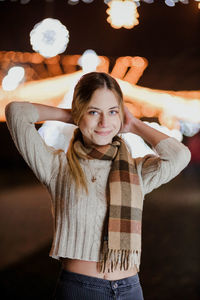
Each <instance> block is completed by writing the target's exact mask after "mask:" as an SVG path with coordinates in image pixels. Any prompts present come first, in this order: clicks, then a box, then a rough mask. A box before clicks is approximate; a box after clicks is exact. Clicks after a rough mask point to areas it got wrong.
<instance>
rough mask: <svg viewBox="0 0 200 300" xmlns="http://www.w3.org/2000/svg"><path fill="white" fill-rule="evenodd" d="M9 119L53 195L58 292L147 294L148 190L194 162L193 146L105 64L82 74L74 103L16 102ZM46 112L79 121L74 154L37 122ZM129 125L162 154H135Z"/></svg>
mask: <svg viewBox="0 0 200 300" xmlns="http://www.w3.org/2000/svg"><path fill="white" fill-rule="evenodd" d="M6 119H7V124H8V128H9V130H10V133H11V135H12V138H13V140H14V142H15V145H16V147H17V148H18V150H19V152H20V153H21V155H22V156H23V158H24V159H25V161H26V162H27V164H28V165H29V166H30V167H31V169H32V170H33V172H34V173H35V175H36V176H37V178H38V179H39V180H40V181H41V182H42V183H43V184H44V185H45V186H46V187H47V189H48V191H49V192H50V195H51V198H52V211H53V218H54V237H53V243H52V247H51V251H50V256H52V257H53V258H55V259H60V261H61V263H62V272H61V275H60V278H59V282H58V286H57V289H56V292H55V298H54V299H57V300H65V299H70V300H71V299H72V300H73V299H77V300H78V299H83V300H88V299H101V300H103V299H104V300H108V299H109V300H110V299H121V300H128V299H132V300H142V299H143V293H142V288H141V285H140V281H139V276H138V272H139V268H140V257H141V232H142V209H143V200H144V196H145V195H146V194H147V193H149V192H151V191H152V190H153V189H155V188H157V187H159V186H160V185H162V184H164V183H166V182H168V181H170V180H171V179H172V178H174V177H175V176H176V175H178V174H179V173H180V172H181V171H182V170H183V169H184V168H185V167H186V166H187V164H188V163H189V161H190V152H189V150H188V148H187V147H185V146H184V145H183V144H182V143H180V142H178V141H177V140H175V139H174V138H170V137H168V136H167V135H166V134H164V133H161V132H159V131H157V130H156V129H154V128H152V127H149V126H148V125H147V124H145V123H144V122H142V121H140V120H138V119H136V118H135V117H134V116H133V115H132V114H131V113H130V112H129V110H128V109H127V108H126V107H125V106H124V105H123V95H122V92H121V89H120V87H119V85H118V83H117V82H116V81H115V80H114V79H113V78H112V77H111V76H110V75H108V74H105V73H99V72H92V73H88V74H85V75H84V76H83V77H81V79H80V80H79V82H78V83H77V85H76V87H75V91H74V96H73V102H72V110H70V109H62V108H58V107H52V106H47V105H41V104H36V103H29V102H11V103H10V104H8V105H7V107H6ZM42 120H43V121H45V120H57V121H62V122H66V123H71V124H75V125H77V128H76V129H75V131H74V136H73V138H72V139H71V142H70V146H69V148H68V151H67V155H66V154H65V152H64V151H62V150H56V149H55V148H53V147H50V146H48V145H46V144H45V142H44V140H43V139H42V138H41V136H40V135H39V133H38V131H37V130H36V128H35V125H34V123H36V122H38V121H42ZM128 132H131V133H134V134H137V135H139V136H140V137H141V138H143V139H144V140H145V141H146V142H148V143H149V144H150V145H151V146H152V147H154V148H155V150H156V152H157V154H155V155H146V156H144V157H138V158H133V157H132V156H131V153H130V152H129V150H128V148H127V146H126V143H125V141H124V140H123V139H122V138H121V137H120V136H119V133H128ZM92 174H93V177H92V180H91V175H92ZM94 174H95V178H94Z"/></svg>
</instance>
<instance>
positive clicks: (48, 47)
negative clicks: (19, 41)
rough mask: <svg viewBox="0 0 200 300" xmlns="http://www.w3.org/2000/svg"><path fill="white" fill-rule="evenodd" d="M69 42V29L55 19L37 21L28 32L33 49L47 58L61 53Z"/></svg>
mask: <svg viewBox="0 0 200 300" xmlns="http://www.w3.org/2000/svg"><path fill="white" fill-rule="evenodd" d="M68 42H69V31H68V30H67V28H66V27H65V26H64V25H63V24H62V23H61V22H60V21H59V20H56V19H52V18H47V19H44V20H43V21H41V22H39V23H37V24H36V25H35V26H34V28H33V29H32V30H31V32H30V43H31V45H32V48H33V50H34V51H36V52H39V53H40V54H41V55H42V56H44V57H46V58H48V57H53V56H56V55H57V54H59V53H63V52H64V51H65V49H66V48H67V44H68Z"/></svg>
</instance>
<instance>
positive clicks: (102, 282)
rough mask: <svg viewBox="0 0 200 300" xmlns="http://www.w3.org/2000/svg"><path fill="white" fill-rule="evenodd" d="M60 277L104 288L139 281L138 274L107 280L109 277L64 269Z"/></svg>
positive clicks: (127, 284)
mask: <svg viewBox="0 0 200 300" xmlns="http://www.w3.org/2000/svg"><path fill="white" fill-rule="evenodd" d="M60 278H61V280H71V281H76V282H79V283H81V284H88V285H94V286H99V287H102V288H106V287H107V288H110V287H112V286H114V287H115V286H116V287H118V288H120V287H125V286H129V285H136V284H138V282H139V276H138V274H136V275H133V276H130V277H126V278H122V279H118V280H107V279H102V278H98V277H93V276H87V275H84V274H79V273H74V272H70V271H67V270H64V269H63V270H62V272H61V276H60Z"/></svg>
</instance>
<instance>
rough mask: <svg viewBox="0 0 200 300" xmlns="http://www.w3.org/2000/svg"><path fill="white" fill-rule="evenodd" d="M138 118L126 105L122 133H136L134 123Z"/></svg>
mask: <svg viewBox="0 0 200 300" xmlns="http://www.w3.org/2000/svg"><path fill="white" fill-rule="evenodd" d="M136 120H137V119H136V118H135V117H134V116H133V115H132V113H131V112H130V110H129V109H128V107H127V106H125V105H124V124H123V126H122V127H121V129H120V133H127V132H132V133H133V131H134V123H135V122H136Z"/></svg>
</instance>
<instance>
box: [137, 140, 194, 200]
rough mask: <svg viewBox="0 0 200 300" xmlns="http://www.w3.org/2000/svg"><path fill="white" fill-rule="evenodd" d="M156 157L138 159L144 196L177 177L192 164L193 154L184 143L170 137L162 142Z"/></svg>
mask: <svg viewBox="0 0 200 300" xmlns="http://www.w3.org/2000/svg"><path fill="white" fill-rule="evenodd" d="M155 151H156V152H157V154H158V156H156V155H146V156H144V157H143V158H137V159H136V165H137V168H138V174H140V176H141V181H142V187H143V192H144V195H145V194H147V193H150V192H151V191H152V190H153V189H155V188H158V187H159V186H160V185H162V184H164V183H167V182H169V181H170V180H171V179H173V178H174V177H176V176H177V175H178V174H179V173H180V172H181V171H182V170H183V169H184V168H185V167H186V166H187V165H188V163H189V162H190V159H191V153H190V151H189V149H188V147H186V146H185V145H184V144H183V143H180V142H179V141H177V140H176V139H175V138H172V137H169V138H167V139H164V140H162V141H160V142H159V143H158V144H157V145H156V147H155Z"/></svg>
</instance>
